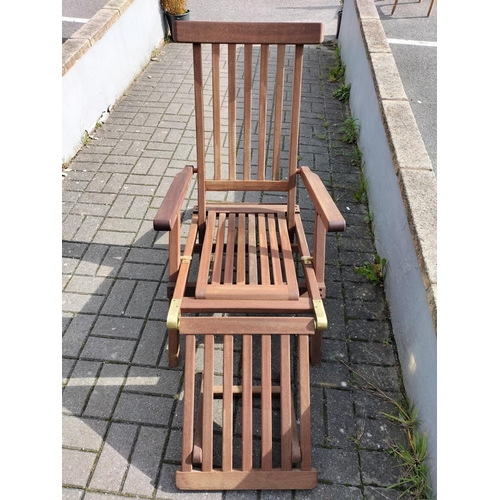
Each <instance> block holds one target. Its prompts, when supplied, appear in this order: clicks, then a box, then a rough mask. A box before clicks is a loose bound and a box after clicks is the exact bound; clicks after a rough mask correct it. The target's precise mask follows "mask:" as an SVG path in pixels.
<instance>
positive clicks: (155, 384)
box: [124, 366, 182, 396]
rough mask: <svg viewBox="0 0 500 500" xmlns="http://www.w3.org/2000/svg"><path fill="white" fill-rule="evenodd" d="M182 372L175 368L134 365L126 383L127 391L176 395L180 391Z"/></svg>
mask: <svg viewBox="0 0 500 500" xmlns="http://www.w3.org/2000/svg"><path fill="white" fill-rule="evenodd" d="M181 376H182V373H181V372H180V371H174V370H162V369H159V368H146V367H142V366H141V367H139V366H132V367H131V368H130V371H129V373H128V376H127V380H126V383H125V388H124V390H125V391H133V392H137V393H147V394H153V395H167V396H175V395H176V394H177V393H178V391H179V382H180V380H181Z"/></svg>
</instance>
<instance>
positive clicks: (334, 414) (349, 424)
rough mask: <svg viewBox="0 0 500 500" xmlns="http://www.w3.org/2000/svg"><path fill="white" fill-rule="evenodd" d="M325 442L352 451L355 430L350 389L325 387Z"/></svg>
mask: <svg viewBox="0 0 500 500" xmlns="http://www.w3.org/2000/svg"><path fill="white" fill-rule="evenodd" d="M325 397H326V418H327V429H328V430H327V435H326V443H327V444H328V445H330V446H334V447H335V448H345V449H349V450H351V451H354V449H355V448H354V444H353V441H352V436H354V434H355V431H356V425H355V421H354V409H353V403H352V395H351V391H337V390H331V389H325Z"/></svg>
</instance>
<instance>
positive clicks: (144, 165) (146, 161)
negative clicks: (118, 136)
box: [132, 132, 164, 176]
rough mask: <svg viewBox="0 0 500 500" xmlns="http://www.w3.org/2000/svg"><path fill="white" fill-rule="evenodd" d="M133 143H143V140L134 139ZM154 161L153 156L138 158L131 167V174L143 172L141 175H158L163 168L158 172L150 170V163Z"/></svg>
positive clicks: (161, 172) (161, 173)
mask: <svg viewBox="0 0 500 500" xmlns="http://www.w3.org/2000/svg"><path fill="white" fill-rule="evenodd" d="M155 133H156V132H155ZM134 143H137V144H138V143H140V144H143V143H144V141H134ZM143 149H144V148H143ZM154 162H155V160H154V159H153V158H139V160H138V161H137V163H136V164H135V166H134V168H133V169H132V174H143V175H146V174H151V175H160V176H161V175H163V172H164V170H163V171H160V172H155V171H152V165H153V163H154Z"/></svg>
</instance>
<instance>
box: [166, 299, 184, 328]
mask: <svg viewBox="0 0 500 500" xmlns="http://www.w3.org/2000/svg"><path fill="white" fill-rule="evenodd" d="M180 324H181V299H172V300H171V301H170V306H169V308H168V314H167V329H168V330H178V329H179V327H180Z"/></svg>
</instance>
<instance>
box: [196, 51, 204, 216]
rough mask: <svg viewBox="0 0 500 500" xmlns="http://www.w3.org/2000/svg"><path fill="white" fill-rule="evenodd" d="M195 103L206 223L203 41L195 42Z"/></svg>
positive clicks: (200, 212)
mask: <svg viewBox="0 0 500 500" xmlns="http://www.w3.org/2000/svg"><path fill="white" fill-rule="evenodd" d="M193 72H194V105H195V115H196V161H197V167H198V225H199V226H204V225H205V219H206V215H205V210H206V207H205V200H206V198H205V126H204V116H203V71H202V52H201V43H194V44H193Z"/></svg>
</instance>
